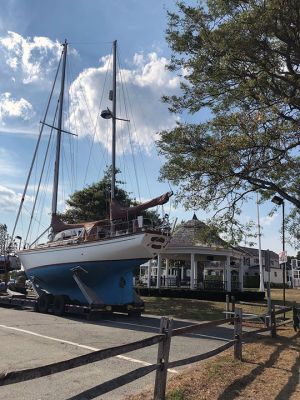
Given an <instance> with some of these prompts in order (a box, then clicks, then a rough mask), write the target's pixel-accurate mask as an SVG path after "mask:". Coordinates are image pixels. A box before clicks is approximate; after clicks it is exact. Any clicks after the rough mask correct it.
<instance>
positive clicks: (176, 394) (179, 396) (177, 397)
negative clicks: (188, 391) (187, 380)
mask: <svg viewBox="0 0 300 400" xmlns="http://www.w3.org/2000/svg"><path fill="white" fill-rule="evenodd" d="M184 399H186V396H185V394H184V390H183V389H173V390H172V391H170V392H168V393H167V395H166V400H184Z"/></svg>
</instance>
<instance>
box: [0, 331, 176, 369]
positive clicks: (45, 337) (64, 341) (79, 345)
mask: <svg viewBox="0 0 300 400" xmlns="http://www.w3.org/2000/svg"><path fill="white" fill-rule="evenodd" d="M0 328H5V329H10V330H13V331H17V332H23V333H27V334H29V335H32V336H38V337H41V338H44V339H49V340H53V341H55V342H60V343H66V344H69V345H71V346H76V347H80V348H82V349H87V350H91V351H99V350H101V349H98V348H96V347H91V346H86V345H85V344H79V343H75V342H70V341H69V340H64V339H59V338H54V337H51V336H46V335H41V334H40V333H35V332H32V331H27V330H26V329H21V328H16V327H13V326H7V325H0ZM115 357H116V358H120V359H121V360H126V361H131V362H133V363H137V364H142V365H144V366H148V365H152V364H151V363H148V362H146V361H141V360H137V359H136V358H131V357H126V356H122V355H119V356H115ZM168 371H169V372H172V373H173V374H178V373H179V372H178V371H177V370H176V369H168Z"/></svg>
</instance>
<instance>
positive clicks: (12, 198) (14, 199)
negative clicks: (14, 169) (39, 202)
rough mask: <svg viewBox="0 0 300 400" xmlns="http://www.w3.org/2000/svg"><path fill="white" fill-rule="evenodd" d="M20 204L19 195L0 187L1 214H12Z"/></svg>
mask: <svg viewBox="0 0 300 400" xmlns="http://www.w3.org/2000/svg"><path fill="white" fill-rule="evenodd" d="M19 203H20V195H18V194H17V193H15V192H14V191H13V190H11V189H9V188H7V187H5V186H2V185H0V209H1V212H14V211H16V210H17V208H18V206H19Z"/></svg>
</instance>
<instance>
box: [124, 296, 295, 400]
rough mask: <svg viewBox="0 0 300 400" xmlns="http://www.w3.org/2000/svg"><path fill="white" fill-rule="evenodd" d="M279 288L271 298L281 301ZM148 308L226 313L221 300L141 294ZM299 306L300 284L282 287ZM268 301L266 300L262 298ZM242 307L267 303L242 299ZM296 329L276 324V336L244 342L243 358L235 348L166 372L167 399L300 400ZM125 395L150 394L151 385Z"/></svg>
mask: <svg viewBox="0 0 300 400" xmlns="http://www.w3.org/2000/svg"><path fill="white" fill-rule="evenodd" d="M282 293H283V291H282V289H272V292H271V298H272V301H273V304H278V305H282ZM143 300H144V301H145V305H146V313H149V314H155V315H165V316H172V317H174V318H186V319H194V320H199V321H205V320H206V321H207V320H214V319H220V318H224V313H223V311H224V309H225V303H222V302H214V301H204V300H193V299H176V298H172V299H171V298H159V297H144V298H143ZM294 302H297V303H298V306H300V290H296V289H295V290H294V289H287V290H286V304H287V305H292V304H293V303H294ZM264 303H266V302H264ZM240 307H242V308H243V311H244V312H254V313H264V312H265V311H266V308H264V307H257V306H245V305H240ZM299 354H300V331H298V332H294V330H293V328H292V327H291V326H285V327H279V328H278V330H277V337H276V338H271V337H270V335H269V334H266V335H261V336H260V337H256V338H254V339H251V340H248V341H246V342H244V343H243V361H238V360H235V359H234V357H233V348H231V349H229V350H226V351H225V352H223V353H221V354H219V355H217V356H215V357H212V358H210V359H208V360H205V361H203V362H199V363H195V364H192V365H191V366H190V367H188V368H186V369H184V370H183V372H181V373H180V374H179V375H176V376H170V374H169V375H168V383H167V394H166V400H233V399H236V400H244V399H249V400H254V399H255V400H266V399H270V400H271V399H275V400H298V399H300V375H299V371H300V355H299ZM126 399H127V400H150V399H153V387H150V386H149V387H148V388H145V390H144V391H143V392H142V393H140V394H138V395H135V396H129V397H126Z"/></svg>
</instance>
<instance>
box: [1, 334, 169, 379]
mask: <svg viewBox="0 0 300 400" xmlns="http://www.w3.org/2000/svg"><path fill="white" fill-rule="evenodd" d="M164 337H165V335H164V334H159V335H155V336H151V337H149V338H147V339H142V340H138V341H136V342H132V343H128V344H123V345H121V346H116V347H110V348H108V349H103V350H98V351H93V352H91V353H88V354H84V355H82V356H78V357H74V358H71V359H69V360H65V361H59V362H56V363H52V364H48V365H43V366H40V367H35V368H28V369H24V370H20V371H12V372H7V373H4V374H0V386H4V385H10V384H12V383H17V382H24V381H29V380H31V379H36V378H41V377H42V376H47V375H53V374H56V373H58V372H62V371H67V370H69V369H73V368H77V367H80V366H82V365H86V364H90V363H93V362H96V361H100V360H105V359H106V358H110V357H115V356H118V355H120V354H124V353H129V352H130V351H133V350H138V349H142V348H143V347H148V346H152V345H154V344H157V343H159V342H161V341H162V340H163V339H164Z"/></svg>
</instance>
